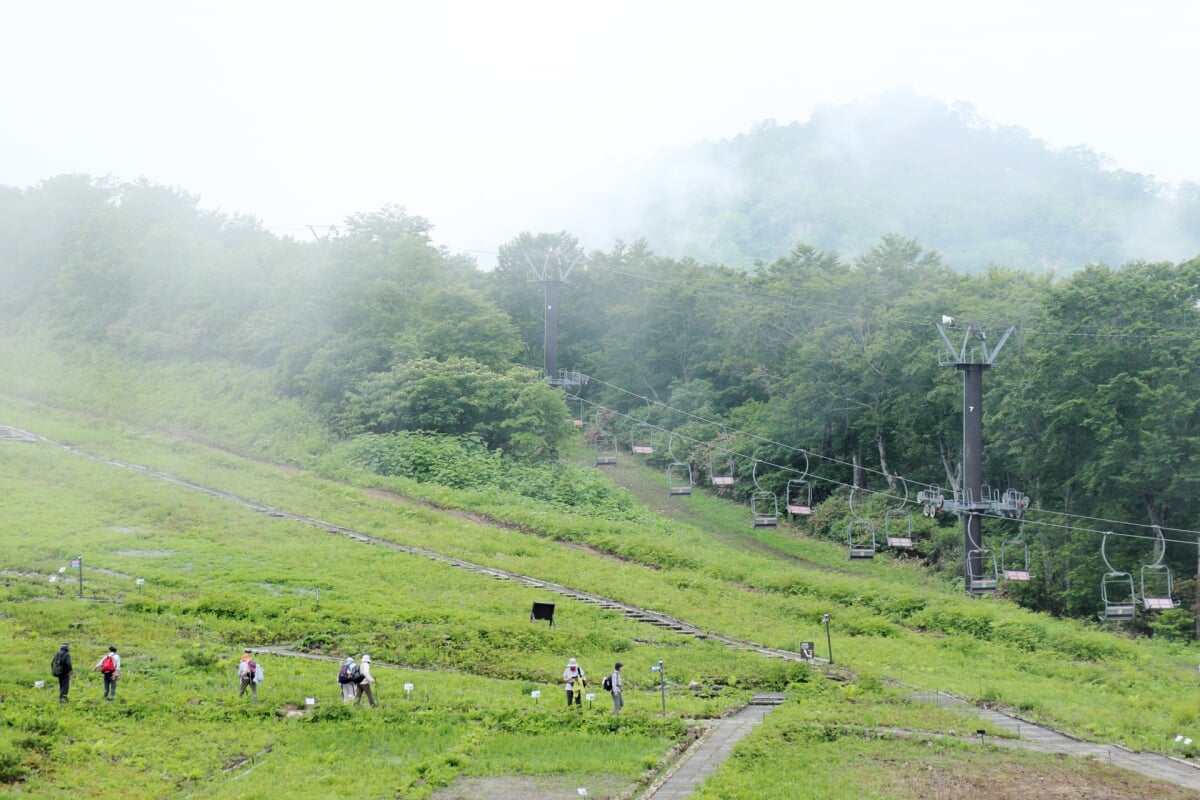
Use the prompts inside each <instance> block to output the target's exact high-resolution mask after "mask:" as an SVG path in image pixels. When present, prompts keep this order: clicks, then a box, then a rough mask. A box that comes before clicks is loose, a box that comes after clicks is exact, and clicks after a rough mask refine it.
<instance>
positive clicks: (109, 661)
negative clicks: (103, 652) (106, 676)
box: [100, 655, 117, 672]
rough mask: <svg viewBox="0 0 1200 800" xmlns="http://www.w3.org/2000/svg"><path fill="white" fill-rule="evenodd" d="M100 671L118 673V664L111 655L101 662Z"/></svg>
mask: <svg viewBox="0 0 1200 800" xmlns="http://www.w3.org/2000/svg"><path fill="white" fill-rule="evenodd" d="M100 671H101V672H116V671H117V662H115V661H113V657H112V656H111V655H109V656H105V657H104V660H103V661H101V662H100Z"/></svg>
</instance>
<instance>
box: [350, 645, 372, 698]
mask: <svg viewBox="0 0 1200 800" xmlns="http://www.w3.org/2000/svg"><path fill="white" fill-rule="evenodd" d="M358 671H359V672H360V673H362V680H361V681H359V682H358V699H357V700H355V701H354V705H358V704H359V703H361V702H362V699H363V695H364V694H365V695H366V696H367V700H368V702H370V703H371V708H374V707H375V693H374V692H372V691H371V686H372V685H373V684H374V683H375V676H374V675H372V674H371V656H370V655H369V654H367V653H363V657H362V658H360V659H359V660H358Z"/></svg>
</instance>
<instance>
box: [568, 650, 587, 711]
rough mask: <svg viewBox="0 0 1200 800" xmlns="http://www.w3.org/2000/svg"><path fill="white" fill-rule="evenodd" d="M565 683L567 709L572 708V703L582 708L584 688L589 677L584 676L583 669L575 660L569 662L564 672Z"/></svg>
mask: <svg viewBox="0 0 1200 800" xmlns="http://www.w3.org/2000/svg"><path fill="white" fill-rule="evenodd" d="M563 683H565V684H566V687H567V708H570V707H571V704H572V703H574V704H575V705H577V706H579V707H581V708H582V707H583V687H584V686H587V676H586V675H584V674H583V667H581V666H579V662H578V661H576V660H575V659H573V658H571V659H568V660H567V668H566V669H564V670H563Z"/></svg>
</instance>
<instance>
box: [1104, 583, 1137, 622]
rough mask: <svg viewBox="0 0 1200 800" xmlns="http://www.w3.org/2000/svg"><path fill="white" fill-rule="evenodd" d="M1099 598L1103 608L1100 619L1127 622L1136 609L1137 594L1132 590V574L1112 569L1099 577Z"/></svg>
mask: <svg viewBox="0 0 1200 800" xmlns="http://www.w3.org/2000/svg"><path fill="white" fill-rule="evenodd" d="M1100 599H1101V600H1102V601H1103V602H1104V610H1103V611H1101V612H1100V619H1102V620H1104V621H1106V622H1128V621H1129V620H1131V619H1133V615H1134V611H1135V610H1136V609H1137V596H1136V595H1135V594H1134V592H1133V576H1132V575H1130V574H1129V573H1128V572H1121V571H1119V570H1113V571H1112V572H1106V573H1104V577H1103V578H1101V579H1100Z"/></svg>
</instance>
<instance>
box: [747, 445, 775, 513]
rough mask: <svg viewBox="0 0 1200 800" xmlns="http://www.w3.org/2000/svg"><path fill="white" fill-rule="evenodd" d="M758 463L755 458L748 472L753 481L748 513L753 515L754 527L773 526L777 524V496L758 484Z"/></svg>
mask: <svg viewBox="0 0 1200 800" xmlns="http://www.w3.org/2000/svg"><path fill="white" fill-rule="evenodd" d="M759 463H761V462H759V461H758V460H757V459H756V460H755V462H754V469H753V470H752V471H751V473H750V479H751V480H752V481H754V493H753V494H751V495H750V513H751V515H752V516H753V517H754V527H756V528H774V527H775V526H776V525H778V524H779V498H778V497H777V496H776V494H775V493H774V492H772V491H768V490H767V489H764V488H763V487H762V486H759V484H758V465H759Z"/></svg>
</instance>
